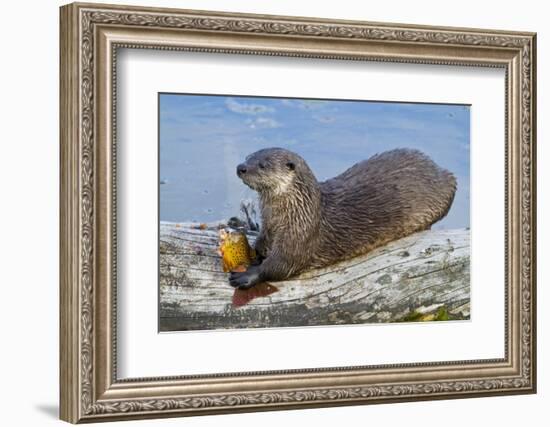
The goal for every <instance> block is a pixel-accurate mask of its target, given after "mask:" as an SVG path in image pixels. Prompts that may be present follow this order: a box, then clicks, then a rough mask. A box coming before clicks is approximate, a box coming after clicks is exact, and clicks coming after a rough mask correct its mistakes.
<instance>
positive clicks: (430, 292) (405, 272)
mask: <svg viewBox="0 0 550 427" xmlns="http://www.w3.org/2000/svg"><path fill="white" fill-rule="evenodd" d="M223 225H224V224H223V223H217V224H208V225H207V226H205V225H202V226H200V225H199V224H175V223H166V222H162V223H161V226H160V329H161V331H174V330H204V329H227V328H258V327H282V326H307V325H334V324H357V323H382V322H397V321H422V320H454V319H468V318H469V316H470V231H469V229H460V230H432V231H425V232H421V233H416V234H414V235H411V236H408V237H406V238H404V239H401V240H398V241H395V242H392V243H390V244H388V245H387V246H384V247H382V248H379V249H377V250H375V251H373V252H371V253H369V254H367V255H364V256H359V257H356V258H353V259H350V260H347V261H344V262H340V263H337V264H334V265H332V266H330V267H328V268H323V269H316V270H312V271H308V272H305V273H303V274H301V275H300V276H297V277H295V278H292V279H291V280H286V281H282V282H273V283H270V284H269V286H267V287H265V285H264V288H263V290H252V291H249V292H248V293H243V292H242V291H241V292H240V293H239V291H237V294H236V295H235V290H234V289H233V288H232V287H231V286H230V285H229V283H228V273H224V272H223V271H222V263H221V258H220V256H219V255H218V253H217V249H218V230H219V227H221V226H223ZM248 237H249V240H250V241H251V242H253V241H254V234H251V233H250V234H249V235H248ZM258 289H261V288H258ZM271 292H273V293H271ZM258 295H264V296H258ZM255 296H256V298H254V297H255ZM243 298H244V299H243ZM250 299H251V300H250ZM248 300H250V301H248Z"/></svg>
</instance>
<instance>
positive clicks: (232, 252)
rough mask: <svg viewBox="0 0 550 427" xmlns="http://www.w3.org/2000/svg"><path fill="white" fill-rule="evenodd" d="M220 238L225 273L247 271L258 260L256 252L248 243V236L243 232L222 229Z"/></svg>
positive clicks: (220, 250) (220, 251)
mask: <svg viewBox="0 0 550 427" xmlns="http://www.w3.org/2000/svg"><path fill="white" fill-rule="evenodd" d="M219 237H220V248H219V253H220V255H221V257H222V268H223V271H224V272H225V273H228V272H230V271H237V272H243V271H246V269H247V268H248V267H249V266H250V264H252V261H253V260H254V259H255V258H256V251H255V250H254V249H253V248H252V247H251V246H250V244H249V243H248V239H247V238H246V234H245V233H243V232H241V231H231V230H229V231H228V230H225V229H222V230H220V235H219Z"/></svg>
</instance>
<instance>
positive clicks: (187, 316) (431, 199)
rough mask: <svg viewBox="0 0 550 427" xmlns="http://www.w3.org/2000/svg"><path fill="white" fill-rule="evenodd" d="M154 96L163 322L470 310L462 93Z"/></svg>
mask: <svg viewBox="0 0 550 427" xmlns="http://www.w3.org/2000/svg"><path fill="white" fill-rule="evenodd" d="M158 101H159V163H160V164H159V220H160V221H159V306H160V307H159V309H160V316H159V317H160V318H159V329H160V331H188V330H210V329H233V328H269V327H293V326H294V327H296V326H320V325H341V324H366V323H392V322H427V321H452V320H467V319H469V317H470V107H469V106H468V105H456V104H426V103H405V102H403V103H401V102H378V101H369V100H364V101H363V100H332V99H301V98H275V97H254V96H235V95H202V94H180V93H160V94H159V97H158Z"/></svg>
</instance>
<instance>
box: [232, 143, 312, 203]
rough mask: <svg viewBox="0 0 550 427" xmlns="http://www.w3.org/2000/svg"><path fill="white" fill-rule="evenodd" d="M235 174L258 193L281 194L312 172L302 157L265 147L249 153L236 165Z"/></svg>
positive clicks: (279, 149)
mask: <svg viewBox="0 0 550 427" xmlns="http://www.w3.org/2000/svg"><path fill="white" fill-rule="evenodd" d="M237 175H238V177H239V178H241V179H242V180H243V182H244V183H245V184H246V185H248V186H249V187H250V188H252V189H253V190H256V191H258V192H259V193H270V194H274V195H282V194H284V193H285V192H287V191H288V190H289V189H291V188H292V187H293V186H294V184H295V183H296V182H297V181H299V180H301V179H303V178H304V176H306V177H310V178H311V177H312V178H313V179H314V180H315V177H314V176H313V173H312V172H311V170H310V169H309V167H308V166H307V164H306V162H305V161H304V159H302V158H301V157H300V156H298V155H297V154H295V153H293V152H292V151H288V150H285V149H283V148H265V149H263V150H260V151H256V152H255V153H252V154H250V155H249V156H248V157H247V158H246V161H245V162H244V163H241V164H240V165H238V166H237Z"/></svg>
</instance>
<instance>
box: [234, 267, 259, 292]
mask: <svg viewBox="0 0 550 427" xmlns="http://www.w3.org/2000/svg"><path fill="white" fill-rule="evenodd" d="M259 282H260V268H259V267H258V266H250V267H249V268H248V270H246V271H245V272H243V273H238V272H235V271H233V272H231V275H230V276H229V284H230V285H231V286H233V287H234V288H239V289H248V288H251V287H252V286H254V285H255V284H256V283H259Z"/></svg>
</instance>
